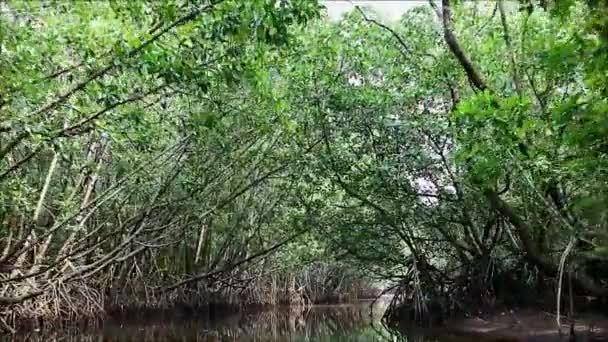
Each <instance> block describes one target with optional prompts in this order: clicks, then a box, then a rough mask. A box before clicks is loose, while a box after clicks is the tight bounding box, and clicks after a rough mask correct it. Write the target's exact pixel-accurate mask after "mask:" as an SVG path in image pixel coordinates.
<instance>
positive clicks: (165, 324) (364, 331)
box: [13, 301, 393, 342]
mask: <svg viewBox="0 0 608 342" xmlns="http://www.w3.org/2000/svg"><path fill="white" fill-rule="evenodd" d="M371 304H372V302H371V301H363V302H359V303H355V304H341V305H315V306H312V307H309V308H305V309H303V308H295V307H292V308H290V307H279V308H274V309H266V310H259V309H258V310H244V311H240V312H237V313H232V314H222V315H219V317H213V316H214V315H209V314H208V313H199V314H197V313H194V314H187V315H185V314H184V313H178V312H175V313H173V314H165V315H162V316H157V317H146V318H141V317H124V318H120V319H118V318H115V319H110V320H107V321H106V322H104V323H103V324H101V325H100V326H98V327H96V328H70V329H56V330H48V331H38V332H31V333H26V334H21V335H18V336H16V337H14V338H13V341H116V342H119V341H120V342H123V341H124V342H127V341H134V342H135V341H142V342H147V341H149V342H157V341H238V342H245V341H277V342H283V341H290V342H291V341H323V342H337V341H355V342H356V341H372V342H373V341H387V338H390V340H393V339H392V338H393V337H392V335H391V333H389V331H388V330H387V329H385V328H384V327H383V326H382V324H381V323H380V318H381V317H382V313H383V311H384V309H385V307H386V302H385V301H380V302H378V303H376V304H375V305H374V306H373V307H372V306H371Z"/></svg>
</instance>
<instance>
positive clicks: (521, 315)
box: [393, 309, 608, 342]
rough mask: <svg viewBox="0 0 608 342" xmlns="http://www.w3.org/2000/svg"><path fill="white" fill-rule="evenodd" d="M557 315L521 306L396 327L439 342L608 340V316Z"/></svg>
mask: <svg viewBox="0 0 608 342" xmlns="http://www.w3.org/2000/svg"><path fill="white" fill-rule="evenodd" d="M556 319H557V316H556V315H555V314H553V313H550V312H547V311H542V310H538V309H517V310H508V311H501V312H496V313H495V314H492V315H484V316H483V317H481V316H474V317H468V318H464V317H463V318H452V319H450V320H447V321H446V322H444V323H443V324H441V325H440V326H430V327H420V326H419V325H415V324H412V323H411V322H399V323H396V324H394V325H393V328H395V329H397V330H399V331H401V332H402V333H403V334H404V335H406V336H408V337H410V338H416V337H421V336H424V337H426V338H433V339H437V340H439V341H451V342H456V341H463V342H464V341H471V340H473V339H474V340H477V341H495V342H496V341H530V342H535V341H538V342H549V341H573V340H572V339H570V338H571V333H574V338H575V341H604V340H608V316H607V315H604V314H599V313H584V314H580V315H577V316H576V317H575V318H574V319H569V318H567V317H562V318H561V319H560V323H561V324H560V325H561V329H558V327H557V321H556Z"/></svg>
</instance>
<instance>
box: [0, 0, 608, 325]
mask: <svg viewBox="0 0 608 342" xmlns="http://www.w3.org/2000/svg"><path fill="white" fill-rule="evenodd" d="M431 4H432V6H421V7H420V8H417V9H414V10H411V11H409V12H407V13H406V14H405V15H404V16H403V18H402V19H401V20H400V21H399V22H398V23H394V24H393V25H390V26H387V25H385V24H383V23H382V22H381V21H379V19H378V18H376V16H375V15H374V14H373V12H372V11H370V10H368V9H359V8H358V10H357V11H353V12H352V13H350V14H348V15H347V16H346V17H345V18H343V20H341V21H339V22H337V23H335V22H328V21H327V20H324V19H318V17H319V14H320V13H321V12H320V6H319V4H318V3H317V1H313V0H300V1H278V0H255V1H238V0H213V1H195V2H180V1H157V2H132V3H130V4H127V2H120V1H108V2H94V3H88V2H87V3H85V2H65V3H61V2H59V3H56V2H44V1H41V2H29V1H9V2H8V3H3V4H2V5H1V6H0V10H1V12H0V25H1V27H0V28H1V31H0V43H1V45H0V47H1V49H2V50H1V51H0V62H1V63H2V65H3V66H4V67H3V68H2V72H0V120H1V121H0V218H1V220H2V226H3V228H4V229H3V230H2V231H1V232H0V242H1V247H2V255H1V257H0V276H1V277H0V283H1V284H0V286H1V289H2V292H1V296H0V305H2V308H3V309H4V313H5V317H4V318H3V320H4V319H6V318H7V317H8V318H10V319H16V318H20V317H41V316H45V317H52V316H55V317H56V318H66V317H68V318H69V317H72V316H71V315H74V316H76V315H78V316H80V315H83V314H86V313H89V314H92V315H94V314H96V313H97V312H99V311H100V310H103V309H104V308H108V307H113V306H123V307H124V306H168V305H169V306H170V305H175V304H178V303H182V302H184V301H187V302H188V304H189V305H196V304H205V303H210V302H212V301H222V302H225V303H228V302H229V303H233V302H235V303H251V302H253V303H276V302H280V301H288V302H292V303H302V302H306V301H309V300H311V301H325V300H335V299H336V298H338V299H339V298H340V297H341V296H343V295H345V294H351V295H353V294H354V295H357V294H358V295H361V292H360V291H361V290H362V289H366V288H369V287H370V284H371V281H372V280H376V281H377V280H381V281H388V282H391V283H393V284H396V286H397V287H398V292H397V296H396V297H395V298H396V301H395V302H394V304H395V305H398V304H401V303H402V302H405V303H414V304H416V305H415V306H414V307H415V308H417V311H421V310H422V311H425V310H427V309H428V307H429V306H430V305H432V304H438V305H439V307H440V309H441V310H439V311H443V310H453V309H456V310H457V309H459V308H460V309H462V310H464V309H465V308H466V307H468V306H469V304H474V305H489V306H494V305H496V303H497V300H498V301H504V302H505V303H508V300H506V299H505V298H506V297H508V296H509V295H510V294H514V296H515V297H521V296H520V295H521V294H522V293H523V291H524V290H523V289H526V290H525V291H526V292H527V293H529V294H535V293H541V294H545V293H549V294H551V293H552V292H553V291H552V290H553V289H555V288H558V287H559V286H558V284H561V283H560V281H559V279H560V278H561V277H562V273H567V274H571V277H572V279H573V280H574V287H575V293H578V294H585V295H593V296H597V297H606V295H607V294H608V287H607V286H606V284H605V283H604V281H603V278H604V274H605V272H606V271H608V269H607V268H606V267H605V266H604V260H605V258H606V257H608V231H607V229H608V225H607V224H608V221H607V219H608V210H606V208H607V207H608V181H607V179H608V178H607V172H608V115H607V114H606V110H607V108H608V102H607V99H608V97H607V92H606V86H607V84H608V82H607V81H608V79H607V77H606V75H607V70H608V64H606V63H607V61H608V59H607V58H606V57H607V56H606V51H608V50H606V47H607V45H608V37H607V36H606V32H607V31H608V29H607V28H608V24H607V23H606V21H605V20H606V19H605V18H606V16H603V14H606V13H607V8H608V7H607V6H608V5H606V4H605V3H604V2H602V1H591V0H589V1H588V2H586V3H584V4H583V3H575V2H568V1H556V2H554V3H550V4H548V3H547V2H541V3H540V4H534V3H529V2H526V1H521V4H519V5H518V6H514V4H513V3H506V2H504V3H503V2H502V1H499V2H496V3H493V4H492V6H488V5H487V4H483V3H475V2H464V3H450V1H448V0H443V1H442V3H441V4H439V3H438V4H435V3H433V2H431ZM603 272H604V273H603ZM530 289H532V291H529V290H530ZM518 291H519V292H518ZM535 291H538V292H535ZM218 294H219V296H218ZM472 294H473V295H472ZM467 300H475V303H469V302H467ZM392 312H397V310H393V311H392Z"/></svg>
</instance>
